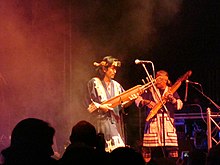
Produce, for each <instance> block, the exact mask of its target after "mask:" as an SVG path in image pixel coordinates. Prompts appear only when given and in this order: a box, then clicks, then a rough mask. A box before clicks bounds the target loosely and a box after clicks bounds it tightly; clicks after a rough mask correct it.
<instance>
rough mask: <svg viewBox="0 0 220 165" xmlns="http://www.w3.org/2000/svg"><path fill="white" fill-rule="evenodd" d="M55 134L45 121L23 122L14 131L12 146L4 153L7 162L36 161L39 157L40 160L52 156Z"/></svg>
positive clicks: (29, 119) (29, 120) (25, 120)
mask: <svg viewBox="0 0 220 165" xmlns="http://www.w3.org/2000/svg"><path fill="white" fill-rule="evenodd" d="M54 134H55V129H54V128H53V127H51V126H50V125H49V123H47V122H45V121H43V120H40V119H37V118H26V119H24V120H21V121H20V122H18V123H17V125H16V126H15V127H14V129H13V131H12V134H11V144H10V146H9V147H8V148H6V149H4V150H3V151H2V155H3V157H4V159H5V162H7V161H9V162H10V161H14V160H16V161H24V160H25V161H27V160H30V161H34V159H37V157H38V159H40V158H42V157H44V158H46V157H50V156H52V155H53V154H54V152H53V149H52V145H53V137H54ZM9 164H10V163H9ZM24 164H25V163H24Z"/></svg>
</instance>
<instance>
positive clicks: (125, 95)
mask: <svg viewBox="0 0 220 165" xmlns="http://www.w3.org/2000/svg"><path fill="white" fill-rule="evenodd" d="M152 82H153V83H154V82H155V80H152ZM151 86H152V83H151V82H148V83H146V84H144V85H136V86H134V87H132V88H130V89H128V90H126V91H124V92H122V93H121V94H119V95H117V96H115V97H112V98H110V99H109V100H106V101H104V102H102V103H101V105H103V104H110V107H111V108H114V107H116V106H118V105H123V103H127V102H129V101H131V99H130V97H131V96H132V95H137V96H138V95H141V94H142V93H143V92H144V90H145V89H147V88H149V87H151ZM96 104H97V103H95V102H92V103H91V104H90V105H89V107H88V111H89V112H90V113H92V112H94V111H95V110H97V109H98V108H97V106H96Z"/></svg>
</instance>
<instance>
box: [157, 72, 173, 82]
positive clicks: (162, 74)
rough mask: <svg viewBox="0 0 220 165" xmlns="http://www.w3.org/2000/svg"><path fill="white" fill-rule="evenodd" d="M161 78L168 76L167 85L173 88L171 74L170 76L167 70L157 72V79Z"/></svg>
mask: <svg viewBox="0 0 220 165" xmlns="http://www.w3.org/2000/svg"><path fill="white" fill-rule="evenodd" d="M159 76H167V77H168V80H167V85H168V86H171V85H172V83H171V81H170V80H169V74H168V72H167V71H165V70H159V71H157V73H156V78H157V77H159Z"/></svg>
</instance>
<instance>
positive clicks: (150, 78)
mask: <svg viewBox="0 0 220 165" xmlns="http://www.w3.org/2000/svg"><path fill="white" fill-rule="evenodd" d="M142 66H143V68H144V70H145V72H146V74H147V76H148V78H149V81H150V82H151V84H152V86H153V88H154V91H155V92H156V94H157V96H158V98H159V101H160V102H161V103H162V105H163V107H164V110H165V111H166V112H167V115H168V117H169V118H170V115H169V113H168V109H167V107H166V106H165V104H164V103H163V101H162V99H161V97H160V94H159V92H158V90H157V89H156V86H155V85H154V83H153V80H152V77H151V76H150V74H149V72H148V70H147V68H146V66H145V64H144V63H142ZM152 66H153V64H152ZM154 78H155V76H154ZM164 110H163V112H162V126H163V134H162V135H163V147H162V151H163V155H164V157H166V154H165V150H164V147H165V130H164V128H165V124H164ZM170 122H171V123H172V124H173V122H172V120H171V118H170Z"/></svg>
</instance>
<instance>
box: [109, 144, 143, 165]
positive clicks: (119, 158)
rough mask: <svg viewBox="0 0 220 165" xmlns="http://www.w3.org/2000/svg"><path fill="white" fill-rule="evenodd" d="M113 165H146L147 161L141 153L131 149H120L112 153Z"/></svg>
mask: <svg viewBox="0 0 220 165" xmlns="http://www.w3.org/2000/svg"><path fill="white" fill-rule="evenodd" d="M110 160H111V164H132V163H133V164H135V165H145V160H144V158H143V156H142V154H141V153H140V152H137V151H136V150H135V149H133V148H130V147H118V148H115V149H114V150H113V151H112V152H111V153H110Z"/></svg>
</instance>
